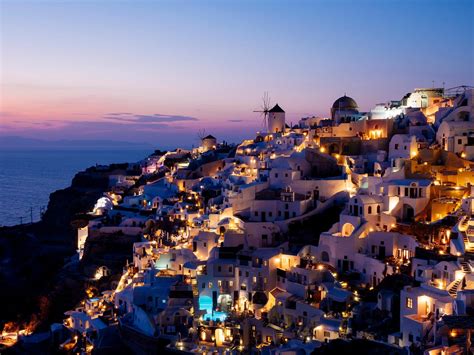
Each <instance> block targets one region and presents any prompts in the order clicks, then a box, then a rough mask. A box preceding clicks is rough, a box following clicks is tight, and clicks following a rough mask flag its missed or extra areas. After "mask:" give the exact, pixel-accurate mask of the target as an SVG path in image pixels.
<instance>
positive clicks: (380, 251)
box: [379, 245, 385, 259]
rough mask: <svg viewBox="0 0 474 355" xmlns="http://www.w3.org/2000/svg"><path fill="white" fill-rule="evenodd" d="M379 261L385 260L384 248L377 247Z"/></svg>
mask: <svg viewBox="0 0 474 355" xmlns="http://www.w3.org/2000/svg"><path fill="white" fill-rule="evenodd" d="M379 259H385V246H383V245H381V246H379Z"/></svg>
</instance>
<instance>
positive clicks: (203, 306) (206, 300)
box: [199, 296, 227, 321]
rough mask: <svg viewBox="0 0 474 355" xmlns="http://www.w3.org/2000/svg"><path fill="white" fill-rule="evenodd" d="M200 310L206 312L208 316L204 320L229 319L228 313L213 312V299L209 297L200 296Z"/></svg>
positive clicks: (204, 316)
mask: <svg viewBox="0 0 474 355" xmlns="http://www.w3.org/2000/svg"><path fill="white" fill-rule="evenodd" d="M199 309H200V310H201V311H204V310H205V311H206V314H205V315H203V316H202V318H203V319H204V320H213V321H224V320H225V319H226V318H227V313H226V312H219V311H213V310H212V298H211V297H209V296H199Z"/></svg>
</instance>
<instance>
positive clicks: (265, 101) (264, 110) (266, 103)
mask: <svg viewBox="0 0 474 355" xmlns="http://www.w3.org/2000/svg"><path fill="white" fill-rule="evenodd" d="M270 100H271V99H270V96H268V91H265V92H264V93H263V97H262V107H261V109H260V110H255V111H253V112H259V113H260V115H261V116H262V119H263V121H262V125H263V127H265V126H266V124H267V116H268V112H269V111H270Z"/></svg>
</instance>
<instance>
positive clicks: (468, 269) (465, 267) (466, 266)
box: [461, 261, 472, 274]
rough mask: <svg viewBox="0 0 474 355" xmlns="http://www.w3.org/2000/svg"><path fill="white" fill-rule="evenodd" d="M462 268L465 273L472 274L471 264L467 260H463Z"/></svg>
mask: <svg viewBox="0 0 474 355" xmlns="http://www.w3.org/2000/svg"><path fill="white" fill-rule="evenodd" d="M461 268H462V271H464V273H465V274H470V273H471V272H472V269H471V265H470V264H469V263H468V262H467V261H461Z"/></svg>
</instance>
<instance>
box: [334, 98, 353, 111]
mask: <svg viewBox="0 0 474 355" xmlns="http://www.w3.org/2000/svg"><path fill="white" fill-rule="evenodd" d="M332 108H333V110H356V109H357V108H358V106H357V102H355V100H354V99H353V98H352V97H349V96H346V95H344V96H342V97H340V98H338V99H337V100H336V101H334V103H333V104H332Z"/></svg>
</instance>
